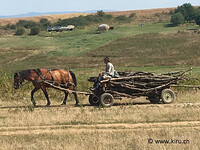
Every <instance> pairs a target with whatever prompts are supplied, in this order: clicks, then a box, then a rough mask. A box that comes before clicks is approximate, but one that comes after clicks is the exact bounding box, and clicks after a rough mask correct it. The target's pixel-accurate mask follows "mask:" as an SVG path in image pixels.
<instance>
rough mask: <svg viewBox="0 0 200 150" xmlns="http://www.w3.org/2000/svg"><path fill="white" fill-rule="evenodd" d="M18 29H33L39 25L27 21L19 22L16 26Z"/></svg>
mask: <svg viewBox="0 0 200 150" xmlns="http://www.w3.org/2000/svg"><path fill="white" fill-rule="evenodd" d="M16 25H17V26H18V27H19V26H22V27H24V28H28V29H29V28H31V27H34V26H37V23H36V22H34V21H27V20H19V21H18V23H17V24H16Z"/></svg>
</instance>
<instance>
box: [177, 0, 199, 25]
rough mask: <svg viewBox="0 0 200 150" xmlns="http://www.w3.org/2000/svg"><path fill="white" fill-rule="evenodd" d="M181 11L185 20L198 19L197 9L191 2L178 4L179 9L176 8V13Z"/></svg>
mask: <svg viewBox="0 0 200 150" xmlns="http://www.w3.org/2000/svg"><path fill="white" fill-rule="evenodd" d="M178 12H180V13H181V14H182V15H183V17H184V20H185V21H187V22H188V21H192V20H195V19H196V15H197V10H196V9H195V7H193V6H192V5H191V4H190V3H185V4H183V5H181V6H178V8H177V9H175V10H174V13H178Z"/></svg>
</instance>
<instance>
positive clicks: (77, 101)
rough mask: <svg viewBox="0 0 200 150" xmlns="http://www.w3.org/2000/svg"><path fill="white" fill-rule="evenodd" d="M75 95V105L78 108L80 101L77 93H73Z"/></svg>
mask: <svg viewBox="0 0 200 150" xmlns="http://www.w3.org/2000/svg"><path fill="white" fill-rule="evenodd" d="M73 95H74V98H75V100H76V104H75V105H76V106H78V104H79V100H78V96H77V93H75V92H73Z"/></svg>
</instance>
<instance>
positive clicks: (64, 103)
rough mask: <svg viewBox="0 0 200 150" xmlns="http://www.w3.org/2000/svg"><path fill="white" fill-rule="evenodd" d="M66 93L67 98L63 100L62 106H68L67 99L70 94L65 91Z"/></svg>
mask: <svg viewBox="0 0 200 150" xmlns="http://www.w3.org/2000/svg"><path fill="white" fill-rule="evenodd" d="M64 93H65V98H64V100H63V102H62V104H61V105H66V101H67V97H68V94H69V93H67V92H66V91H64Z"/></svg>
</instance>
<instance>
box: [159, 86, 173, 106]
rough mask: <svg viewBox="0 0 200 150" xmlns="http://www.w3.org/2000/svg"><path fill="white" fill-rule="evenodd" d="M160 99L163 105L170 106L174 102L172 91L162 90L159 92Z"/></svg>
mask: <svg viewBox="0 0 200 150" xmlns="http://www.w3.org/2000/svg"><path fill="white" fill-rule="evenodd" d="M161 99H162V102H163V103H164V104H170V103H172V102H173V101H174V99H175V94H174V92H173V91H172V90H170V89H164V90H162V92H161Z"/></svg>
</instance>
